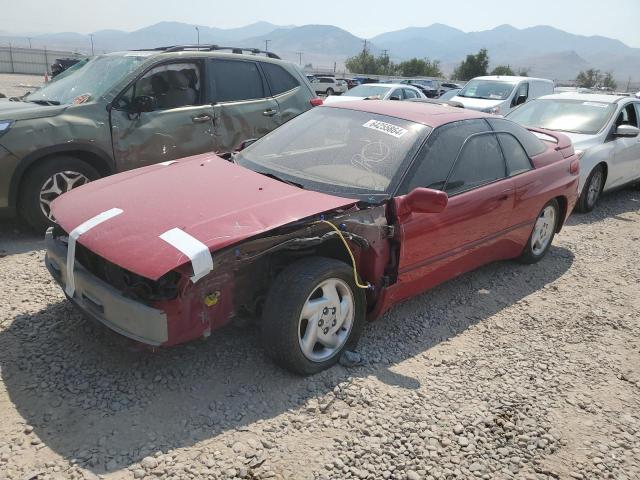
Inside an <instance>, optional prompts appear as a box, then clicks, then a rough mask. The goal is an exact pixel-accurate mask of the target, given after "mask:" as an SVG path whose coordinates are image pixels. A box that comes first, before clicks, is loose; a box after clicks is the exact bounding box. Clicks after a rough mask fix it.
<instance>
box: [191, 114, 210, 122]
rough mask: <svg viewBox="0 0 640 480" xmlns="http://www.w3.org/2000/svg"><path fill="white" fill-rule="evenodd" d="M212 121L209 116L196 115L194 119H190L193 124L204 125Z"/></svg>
mask: <svg viewBox="0 0 640 480" xmlns="http://www.w3.org/2000/svg"><path fill="white" fill-rule="evenodd" d="M212 119H213V117H212V116H211V115H209V114H206V113H205V114H204V115H197V116H195V117H191V121H192V122H193V123H205V122H210V121H211V120H212Z"/></svg>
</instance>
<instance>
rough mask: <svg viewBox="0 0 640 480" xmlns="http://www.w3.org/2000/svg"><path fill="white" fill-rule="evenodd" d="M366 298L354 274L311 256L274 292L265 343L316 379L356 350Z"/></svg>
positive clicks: (285, 274)
mask: <svg viewBox="0 0 640 480" xmlns="http://www.w3.org/2000/svg"><path fill="white" fill-rule="evenodd" d="M365 310H366V299H365V295H364V292H363V290H361V289H359V288H358V287H356V285H355V282H354V278H353V270H352V269H351V268H350V267H349V266H348V265H346V264H345V263H343V262H340V261H338V260H334V259H331V258H322V257H309V258H305V259H302V260H300V261H298V262H296V263H293V264H292V265H289V266H288V267H286V268H285V269H284V270H283V271H282V273H280V275H279V276H278V277H277V278H276V279H275V282H274V284H273V287H272V288H271V291H270V292H269V295H268V297H267V301H266V304H265V308H264V314H263V319H262V340H263V344H264V348H265V350H266V352H267V353H268V355H269V356H270V357H271V358H273V359H274V361H275V362H276V363H277V364H279V365H280V366H282V367H284V368H286V369H288V370H290V371H292V372H294V373H298V374H301V375H311V374H314V373H317V372H320V371H322V370H325V369H326V368H328V367H330V366H331V365H333V364H335V363H336V362H337V361H338V360H339V358H340V355H341V354H342V352H344V351H345V350H347V349H351V348H353V347H355V345H356V343H357V341H358V337H359V335H360V331H361V329H362V326H363V325H364V320H365Z"/></svg>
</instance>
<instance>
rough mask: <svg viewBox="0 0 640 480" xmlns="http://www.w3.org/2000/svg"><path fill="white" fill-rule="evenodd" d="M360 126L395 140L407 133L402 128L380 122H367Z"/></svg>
mask: <svg viewBox="0 0 640 480" xmlns="http://www.w3.org/2000/svg"><path fill="white" fill-rule="evenodd" d="M362 126H363V127H366V128H370V129H372V130H377V131H379V132H382V133H386V134H387V135H391V136H392V137H396V138H400V137H401V136H403V135H404V134H405V133H407V130H406V129H404V128H402V127H398V126H397V125H392V124H391V123H386V122H381V121H380V120H369V121H368V122H367V123H365V124H364V125H362Z"/></svg>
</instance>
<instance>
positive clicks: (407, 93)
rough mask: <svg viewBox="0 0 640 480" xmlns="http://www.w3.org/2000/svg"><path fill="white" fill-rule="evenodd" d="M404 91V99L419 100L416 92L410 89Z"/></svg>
mask: <svg viewBox="0 0 640 480" xmlns="http://www.w3.org/2000/svg"><path fill="white" fill-rule="evenodd" d="M402 91H403V93H404V98H405V99H406V98H418V96H417V95H416V92H414V91H413V90H411V89H410V88H403V89H402Z"/></svg>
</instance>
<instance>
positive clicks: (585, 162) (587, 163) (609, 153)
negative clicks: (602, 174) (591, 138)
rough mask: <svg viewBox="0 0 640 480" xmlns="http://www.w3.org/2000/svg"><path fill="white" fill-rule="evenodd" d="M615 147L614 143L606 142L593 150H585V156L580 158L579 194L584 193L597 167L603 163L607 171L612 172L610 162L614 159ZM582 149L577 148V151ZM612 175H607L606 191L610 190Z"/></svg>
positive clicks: (592, 148)
mask: <svg viewBox="0 0 640 480" xmlns="http://www.w3.org/2000/svg"><path fill="white" fill-rule="evenodd" d="M614 148H615V147H614V145H613V142H606V143H603V144H600V145H595V146H593V147H591V148H588V149H586V150H585V152H584V155H583V156H582V157H581V158H580V184H579V186H578V193H579V194H580V193H582V188H583V187H584V184H585V183H586V182H587V179H588V178H589V175H591V172H592V171H593V169H594V168H595V167H596V165H599V164H601V163H604V164H605V165H606V169H607V171H609V170H610V167H611V165H610V162H611V159H612V158H613V154H614ZM579 149H580V147H579V146H577V147H576V150H579ZM610 177H611V176H610V175H607V177H606V181H605V185H604V190H607V189H608V188H609V182H610V180H609V179H610Z"/></svg>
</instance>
